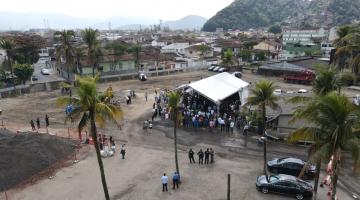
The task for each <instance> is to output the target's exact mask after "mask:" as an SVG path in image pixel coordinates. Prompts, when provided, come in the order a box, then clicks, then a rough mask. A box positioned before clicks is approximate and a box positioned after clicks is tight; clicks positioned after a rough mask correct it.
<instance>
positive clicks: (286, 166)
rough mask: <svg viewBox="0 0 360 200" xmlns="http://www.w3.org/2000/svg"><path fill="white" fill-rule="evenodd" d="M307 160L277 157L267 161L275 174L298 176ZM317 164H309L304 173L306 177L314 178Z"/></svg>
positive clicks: (270, 169)
mask: <svg viewBox="0 0 360 200" xmlns="http://www.w3.org/2000/svg"><path fill="white" fill-rule="evenodd" d="M305 164H306V162H304V161H302V160H300V159H297V158H275V159H273V160H270V161H268V162H267V167H268V169H269V171H270V172H272V173H275V174H288V175H293V176H298V175H299V174H300V172H301V170H302V168H303V167H304V165H305ZM315 169H316V167H315V165H308V167H307V169H306V170H305V173H304V178H305V179H309V178H314V176H315V171H316V170H315Z"/></svg>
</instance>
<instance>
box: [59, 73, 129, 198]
mask: <svg viewBox="0 0 360 200" xmlns="http://www.w3.org/2000/svg"><path fill="white" fill-rule="evenodd" d="M96 82H97V78H91V77H76V83H77V84H76V85H77V86H78V87H77V94H78V96H79V98H71V99H70V98H69V97H61V98H59V99H58V100H57V105H58V106H63V105H66V104H67V103H68V102H69V101H71V102H72V104H73V107H74V109H73V111H72V112H71V113H70V114H69V115H68V116H67V118H68V119H71V120H77V121H79V124H78V130H79V133H81V130H82V129H83V128H85V127H86V126H88V125H89V126H90V134H91V137H92V139H93V141H94V147H95V151H96V156H97V161H98V164H99V168H100V174H101V181H102V185H103V189H104V194H105V199H106V200H109V199H110V197H109V192H108V188H107V184H106V179H105V172H104V166H103V162H102V159H101V155H100V150H99V145H98V140H97V128H96V124H98V125H99V126H104V125H105V122H106V120H110V121H112V122H114V123H115V124H117V125H118V126H120V125H119V123H120V120H121V118H122V111H121V109H120V107H117V106H114V105H112V104H111V103H110V98H111V97H110V96H108V94H109V92H105V93H104V94H102V95H99V94H98V92H97V89H96Z"/></svg>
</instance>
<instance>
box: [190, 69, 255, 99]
mask: <svg viewBox="0 0 360 200" xmlns="http://www.w3.org/2000/svg"><path fill="white" fill-rule="evenodd" d="M188 86H189V87H190V88H192V89H193V90H195V91H196V92H198V93H199V94H201V95H202V96H204V97H206V98H207V99H209V100H210V101H212V102H214V103H215V104H216V105H217V106H220V104H221V101H223V100H225V99H226V98H228V97H230V96H232V95H233V94H235V93H238V94H239V97H240V101H241V104H242V105H244V103H246V100H247V98H248V95H249V91H248V86H249V84H248V83H247V82H245V81H243V80H241V79H239V78H237V77H235V76H233V75H231V74H229V73H228V72H223V73H220V74H217V75H214V76H210V77H208V78H205V79H202V80H200V81H196V82H194V83H190V84H189V85H188Z"/></svg>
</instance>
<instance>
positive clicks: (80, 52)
mask: <svg viewBox="0 0 360 200" xmlns="http://www.w3.org/2000/svg"><path fill="white" fill-rule="evenodd" d="M83 57H84V52H83V50H82V48H76V49H75V58H76V68H77V71H78V72H79V74H80V75H82V73H83V71H82V66H81V58H83Z"/></svg>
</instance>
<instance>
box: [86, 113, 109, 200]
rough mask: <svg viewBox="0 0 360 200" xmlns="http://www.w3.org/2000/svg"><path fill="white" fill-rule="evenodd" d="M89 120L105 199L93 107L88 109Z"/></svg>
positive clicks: (102, 169) (102, 166) (105, 190)
mask: <svg viewBox="0 0 360 200" xmlns="http://www.w3.org/2000/svg"><path fill="white" fill-rule="evenodd" d="M90 120H91V121H90V123H91V137H92V139H93V141H94V147H95V151H96V157H97V161H98V164H99V168H100V175H101V182H102V185H103V189H104V194H105V199H106V200H110V197H109V191H108V188H107V184H106V178H105V172H104V165H103V162H102V159H101V155H100V149H99V145H98V141H97V131H96V125H95V111H94V108H92V110H90Z"/></svg>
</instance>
